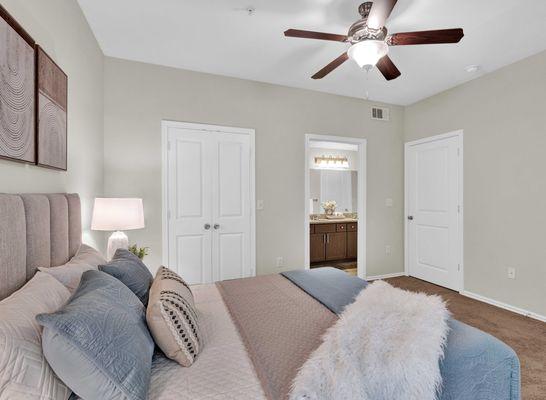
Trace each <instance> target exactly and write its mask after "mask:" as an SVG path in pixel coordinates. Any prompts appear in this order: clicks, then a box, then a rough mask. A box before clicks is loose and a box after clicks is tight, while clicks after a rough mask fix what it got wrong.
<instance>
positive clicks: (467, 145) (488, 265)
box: [404, 52, 546, 315]
mask: <svg viewBox="0 0 546 400" xmlns="http://www.w3.org/2000/svg"><path fill="white" fill-rule="evenodd" d="M458 129H463V130H464V208H465V220H464V223H465V232H464V234H465V240H464V245H465V255H464V259H465V289H466V290H468V291H471V292H474V293H478V294H480V295H483V296H486V297H489V298H491V299H495V300H498V301H501V302H505V303H508V304H511V305H514V306H517V307H521V308H524V309H527V310H530V311H534V312H536V313H539V314H541V315H546V200H545V199H546V52H543V53H541V54H538V55H536V56H534V57H531V58H528V59H526V60H523V61H520V62H518V63H516V64H513V65H510V66H508V67H505V68H503V69H501V70H499V71H496V72H494V73H491V74H488V75H486V76H484V77H482V78H480V79H476V80H474V81H472V82H469V83H467V84H464V85H462V86H459V87H456V88H454V89H451V90H449V91H447V92H444V93H441V94H438V95H436V96H433V97H431V98H428V99H426V100H424V101H421V102H419V103H417V104H414V105H412V106H410V107H407V108H406V112H405V129H404V130H405V139H406V141H410V140H414V139H418V138H423V137H426V136H431V135H435V134H441V133H446V132H449V131H453V130H458ZM508 267H515V268H517V272H516V279H515V280H511V279H508V278H507V268H508Z"/></svg>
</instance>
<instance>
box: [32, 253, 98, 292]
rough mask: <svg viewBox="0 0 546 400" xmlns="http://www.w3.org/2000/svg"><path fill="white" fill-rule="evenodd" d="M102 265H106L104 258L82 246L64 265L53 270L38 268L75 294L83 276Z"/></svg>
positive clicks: (52, 268)
mask: <svg viewBox="0 0 546 400" xmlns="http://www.w3.org/2000/svg"><path fill="white" fill-rule="evenodd" d="M100 264H106V260H105V259H104V257H103V256H102V255H101V254H100V253H99V252H98V251H97V250H95V249H94V248H92V247H90V246H87V245H86V244H82V245H81V246H80V249H79V250H78V252H77V253H76V255H75V256H74V257H72V259H71V260H70V261H69V262H67V263H66V264H64V265H61V266H58V267H51V268H44V267H40V268H38V269H39V270H40V271H42V272H46V273H48V274H50V275H52V276H53V277H54V278H55V279H57V280H58V281H59V282H61V283H62V284H63V285H64V286H66V288H67V289H68V290H69V292H70V294H72V293H74V292H75V291H76V289H77V288H78V285H79V284H80V280H81V278H82V274H83V273H84V272H85V271H89V270H90V269H94V270H98V269H99V265H100Z"/></svg>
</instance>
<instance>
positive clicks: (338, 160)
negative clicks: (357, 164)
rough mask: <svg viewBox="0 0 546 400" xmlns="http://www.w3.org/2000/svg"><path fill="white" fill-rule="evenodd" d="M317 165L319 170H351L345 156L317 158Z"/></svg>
mask: <svg viewBox="0 0 546 400" xmlns="http://www.w3.org/2000/svg"><path fill="white" fill-rule="evenodd" d="M315 165H316V166H317V167H319V168H331V169H346V168H349V160H348V159H347V157H344V156H320V157H315Z"/></svg>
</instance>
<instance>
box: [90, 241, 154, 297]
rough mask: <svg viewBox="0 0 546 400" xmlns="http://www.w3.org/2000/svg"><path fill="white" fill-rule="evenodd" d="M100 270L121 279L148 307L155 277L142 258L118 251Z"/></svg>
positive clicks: (127, 251)
mask: <svg viewBox="0 0 546 400" xmlns="http://www.w3.org/2000/svg"><path fill="white" fill-rule="evenodd" d="M99 270H100V271H102V272H106V273H107V274H110V275H112V276H113V277H114V278H117V279H119V280H120V281H121V282H123V283H124V284H125V286H127V287H128V288H129V289H131V290H132V291H133V293H134V294H136V295H137V297H138V298H139V299H140V301H142V304H144V305H145V306H146V305H148V294H149V292H150V286H152V282H153V281H154V277H153V276H152V274H151V272H150V271H149V270H148V267H146V265H144V263H143V262H142V261H140V258H138V257H137V256H135V255H134V254H133V253H131V252H130V251H129V250H125V249H117V250H116V253H115V254H114V258H112V261H110V262H109V263H108V264H105V265H99Z"/></svg>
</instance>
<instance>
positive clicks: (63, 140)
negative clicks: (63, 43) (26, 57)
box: [36, 45, 68, 171]
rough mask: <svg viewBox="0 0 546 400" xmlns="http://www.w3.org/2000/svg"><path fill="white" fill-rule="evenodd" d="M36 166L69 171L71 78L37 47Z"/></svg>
mask: <svg viewBox="0 0 546 400" xmlns="http://www.w3.org/2000/svg"><path fill="white" fill-rule="evenodd" d="M36 91H37V93H36V99H37V104H38V106H37V112H36V119H37V130H36V138H37V143H36V145H37V150H38V156H37V164H38V165H39V166H42V167H47V168H54V169H59V170H63V171H66V170H67V111H68V110H67V107H68V76H67V75H66V74H65V73H64V72H63V70H62V69H61V68H60V67H59V66H58V65H57V64H56V63H55V62H54V61H53V60H52V59H51V57H49V56H48V55H47V53H46V52H45V51H44V50H43V49H42V48H41V47H40V46H38V45H36Z"/></svg>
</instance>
